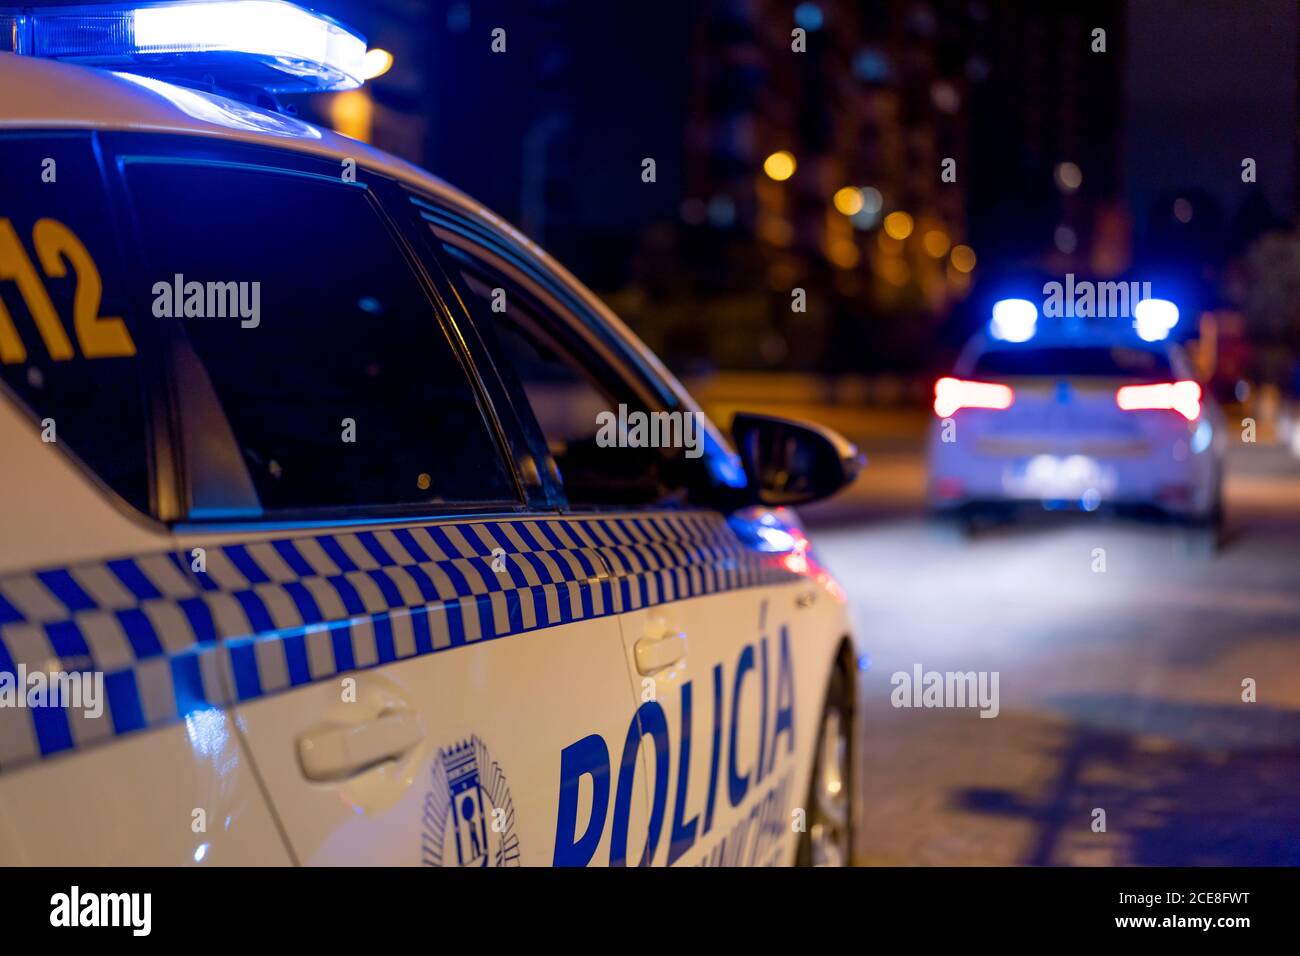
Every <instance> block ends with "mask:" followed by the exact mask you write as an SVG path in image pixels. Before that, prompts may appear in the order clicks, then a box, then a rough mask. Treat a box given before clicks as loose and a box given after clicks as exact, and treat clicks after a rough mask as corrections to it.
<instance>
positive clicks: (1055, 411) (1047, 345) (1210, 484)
mask: <svg viewBox="0 0 1300 956" xmlns="http://www.w3.org/2000/svg"><path fill="white" fill-rule="evenodd" d="M1177 321H1178V312H1177V308H1176V306H1174V305H1173V303H1171V302H1168V301H1166V300H1163V299H1144V300H1142V301H1140V302H1138V303H1137V305H1136V306H1135V308H1134V320H1133V321H1132V322H1131V323H1127V324H1126V323H1124V322H1123V320H1113V321H1111V322H1109V323H1102V322H1090V323H1085V322H1068V323H1059V322H1058V323H1051V322H1049V321H1047V320H1044V321H1042V322H1040V321H1039V319H1038V311H1037V309H1036V307H1035V306H1034V304H1033V303H1032V302H1029V301H1028V300H1025V299H1004V300H1002V301H1000V302H998V303H997V304H996V305H995V306H994V308H993V319H992V321H991V322H990V325H989V329H988V331H987V332H982V333H979V334H977V335H976V336H974V337H973V338H972V339H971V341H970V342H969V343H967V345H966V347H965V349H963V351H962V353H961V355H960V356H959V358H958V360H957V363H956V367H955V368H954V370H953V372H952V374H951V375H949V376H945V377H943V378H941V379H940V380H939V381H938V382H937V383H936V384H935V397H934V413H935V418H934V420H933V421H932V423H931V427H930V436H929V488H928V493H929V500H930V504H931V507H932V509H933V510H934V511H935V512H936V513H937V514H938V515H939V516H940V517H943V518H958V519H960V520H961V521H963V522H964V523H965V524H966V526H967V527H968V528H969V526H970V522H972V521H973V520H975V519H978V518H981V517H984V516H985V515H987V514H988V513H990V512H1003V513H1005V512H1006V511H1007V510H1009V509H1010V508H1012V507H1014V506H1018V505H1024V504H1033V505H1035V506H1038V505H1041V506H1042V507H1045V508H1048V509H1076V510H1083V511H1095V510H1098V509H1099V508H1107V509H1112V510H1116V511H1120V512H1128V511H1133V512H1137V513H1142V512H1156V513H1159V514H1161V515H1165V516H1173V517H1176V518H1178V519H1181V520H1184V521H1187V522H1190V523H1192V524H1194V525H1196V526H1199V527H1202V528H1205V529H1207V530H1209V531H1210V532H1211V533H1212V531H1213V528H1214V527H1215V526H1217V524H1218V522H1219V521H1220V519H1221V516H1222V511H1223V505H1222V500H1223V491H1222V487H1223V451H1224V446H1225V442H1224V437H1223V432H1224V429H1223V415H1222V412H1221V411H1220V409H1219V408H1218V406H1217V405H1215V404H1214V403H1213V402H1212V401H1211V400H1210V399H1209V398H1208V397H1207V396H1205V395H1203V394H1202V390H1201V386H1200V385H1199V384H1198V383H1197V381H1196V380H1195V377H1194V374H1193V370H1192V367H1191V365H1190V363H1189V361H1188V359H1187V356H1186V355H1185V353H1184V352H1183V350H1182V349H1181V348H1179V347H1178V346H1177V345H1175V344H1173V343H1171V342H1169V341H1168V334H1169V332H1170V331H1172V329H1173V328H1174V327H1175V326H1176V324H1177Z"/></svg>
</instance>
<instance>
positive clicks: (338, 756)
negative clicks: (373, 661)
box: [298, 711, 424, 780]
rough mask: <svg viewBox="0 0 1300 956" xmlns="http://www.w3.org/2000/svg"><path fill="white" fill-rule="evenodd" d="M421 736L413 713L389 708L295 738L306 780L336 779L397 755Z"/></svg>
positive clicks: (416, 742)
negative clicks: (368, 717) (367, 717)
mask: <svg viewBox="0 0 1300 956" xmlns="http://www.w3.org/2000/svg"><path fill="white" fill-rule="evenodd" d="M423 738H424V734H423V733H422V732H421V730H420V725H419V723H418V722H417V721H416V719H415V715H414V714H412V713H408V712H406V711H389V712H388V713H385V714H380V715H379V716H377V717H374V718H372V719H370V720H366V721H363V722H362V723H358V724H331V725H327V726H324V727H318V728H316V729H314V730H310V731H308V732H307V733H305V734H303V735H302V736H301V737H299V738H298V760H299V762H300V763H301V764H302V772H303V775H304V776H305V777H306V778H307V779H308V780H338V779H340V778H342V777H351V776H354V775H355V774H358V773H360V772H361V771H362V770H365V769H366V768H367V767H371V766H374V765H375V764H377V763H379V762H380V761H383V760H391V759H393V758H395V757H400V756H401V755H402V754H404V753H405V752H406V751H408V750H410V749H411V748H412V747H414V746H415V745H416V744H418V743H419V742H420V741H421V740H422V739H423Z"/></svg>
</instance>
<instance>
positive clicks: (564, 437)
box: [441, 244, 703, 507]
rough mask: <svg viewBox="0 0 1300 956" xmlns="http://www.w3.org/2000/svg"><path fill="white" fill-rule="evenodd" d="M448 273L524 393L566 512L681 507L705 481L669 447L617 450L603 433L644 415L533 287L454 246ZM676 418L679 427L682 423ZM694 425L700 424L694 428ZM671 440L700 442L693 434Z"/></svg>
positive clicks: (447, 250)
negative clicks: (617, 421) (620, 420)
mask: <svg viewBox="0 0 1300 956" xmlns="http://www.w3.org/2000/svg"><path fill="white" fill-rule="evenodd" d="M441 251H442V253H443V254H444V255H445V257H446V259H445V265H446V266H447V267H448V271H449V273H450V274H451V275H452V277H453V281H454V282H456V283H457V285H458V288H459V290H460V292H461V294H462V296H463V299H464V301H465V304H466V306H467V307H468V308H469V310H470V313H471V315H472V316H473V317H474V318H475V320H476V322H477V325H478V327H479V329H480V330H481V331H482V332H483V334H484V337H485V338H486V339H487V340H488V343H489V347H490V348H492V350H493V353H494V355H495V356H496V357H497V360H498V361H499V362H504V364H505V365H506V366H507V368H508V371H509V373H512V374H513V375H514V376H515V377H516V380H517V382H518V384H519V386H520V387H521V388H522V390H523V392H524V394H525V396H526V399H527V401H528V404H529V405H530V406H531V409H532V412H533V415H534V417H535V419H536V421H537V424H538V427H539V428H540V429H541V432H542V435H543V437H544V438H545V440H546V444H547V448H548V451H549V452H550V455H551V458H552V459H553V460H554V462H555V464H556V468H557V469H558V471H559V474H560V480H561V482H562V483H563V485H564V494H565V497H566V499H567V500H568V502H569V504H571V505H578V506H613V505H618V506H625V507H631V506H642V505H648V504H663V503H666V502H669V501H674V500H679V501H684V500H686V499H687V498H688V497H689V492H690V487H691V485H692V483H693V482H697V481H700V480H702V479H701V468H700V466H699V462H698V460H696V459H693V458H688V457H686V456H685V454H684V449H683V447H681V446H680V442H679V443H678V444H677V445H674V446H672V447H663V446H662V445H661V446H659V447H651V446H642V447H632V446H631V445H627V444H622V445H611V444H610V443H609V442H608V441H606V440H604V439H603V438H602V434H606V433H608V430H609V427H610V426H608V425H606V426H605V431H604V432H602V423H603V422H608V421H611V420H612V419H613V418H614V417H616V416H624V417H625V418H631V419H632V420H635V417H636V415H638V414H640V415H645V414H646V412H647V409H646V407H645V405H644V403H643V402H642V401H641V400H640V399H639V398H638V397H637V395H636V394H635V392H634V391H633V389H632V388H631V387H630V386H629V385H628V384H627V383H625V382H623V381H621V380H620V379H619V378H618V377H617V376H616V375H614V373H613V372H612V371H610V370H609V369H608V368H607V367H606V366H605V365H604V364H603V363H602V362H600V361H599V359H598V358H597V357H596V356H595V355H594V354H593V353H592V352H591V351H590V350H587V349H584V348H583V347H582V346H581V344H580V343H578V342H577V341H574V340H573V338H572V337H571V336H567V335H565V334H564V330H565V328H566V323H565V322H564V320H563V319H561V318H560V317H558V316H557V315H556V314H555V313H554V312H553V311H552V310H553V309H554V308H556V306H555V304H554V303H552V302H550V301H548V299H549V297H548V296H545V295H543V294H541V290H539V289H537V288H535V287H533V286H532V284H531V283H527V284H526V283H524V282H522V281H518V280H517V279H516V278H515V277H514V276H512V275H510V274H508V273H507V272H506V271H505V270H502V269H498V268H497V267H495V266H494V265H492V264H490V263H489V262H487V261H485V260H484V259H482V258H479V257H477V256H474V255H471V254H470V253H469V252H466V251H465V250H462V249H460V248H457V247H456V246H453V245H450V244H443V245H442V247H441ZM684 420H685V419H684V418H683V417H682V416H681V415H678V416H677V418H676V419H674V420H673V421H684ZM690 424H692V425H693V424H695V423H694V422H693V421H692V422H690ZM669 437H670V438H680V439H683V440H692V439H693V440H694V441H696V442H700V441H702V440H703V434H702V432H701V431H700V430H698V429H696V430H695V431H693V432H690V433H687V434H680V435H673V434H670V435H669ZM697 453H698V452H697Z"/></svg>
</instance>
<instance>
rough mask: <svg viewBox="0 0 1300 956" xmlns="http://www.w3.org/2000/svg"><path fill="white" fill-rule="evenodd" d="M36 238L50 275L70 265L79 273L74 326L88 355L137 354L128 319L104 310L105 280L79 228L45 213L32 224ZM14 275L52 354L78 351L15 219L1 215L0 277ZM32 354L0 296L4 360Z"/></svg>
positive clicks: (62, 356) (61, 357)
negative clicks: (101, 306)
mask: <svg viewBox="0 0 1300 956" xmlns="http://www.w3.org/2000/svg"><path fill="white" fill-rule="evenodd" d="M32 244H33V245H34V246H35V247H36V255H37V257H38V258H39V259H40V260H41V268H42V269H44V270H45V274H46V276H48V277H49V278H51V279H61V278H63V277H64V276H66V275H67V274H68V265H71V266H72V269H73V271H74V272H75V273H76V274H77V291H76V293H75V295H74V296H73V300H72V311H73V328H74V329H75V331H76V333H77V344H78V345H79V346H80V347H81V354H82V355H84V356H85V357H86V358H118V357H125V356H130V355H134V354H135V343H134V342H133V341H132V340H131V333H129V332H128V331H127V329H126V323H125V322H123V321H122V320H121V319H120V318H115V317H106V316H101V315H100V314H99V303H100V297H101V296H102V295H103V290H104V286H103V282H102V281H101V279H100V277H99V269H98V267H96V265H95V260H94V259H93V258H92V257H91V255H90V253H89V252H88V251H87V249H86V247H85V245H83V244H82V242H81V240H80V239H78V238H77V234H76V233H74V232H73V231H72V230H71V229H69V228H68V227H67V226H65V225H64V224H63V223H61V222H59V221H58V220H57V219H48V218H46V219H40V220H37V222H36V225H35V226H33V227H32ZM6 279H7V280H11V281H13V282H14V283H15V284H16V285H17V286H18V292H19V293H20V294H21V295H22V297H23V301H24V302H25V303H26V304H27V308H28V310H29V311H30V312H31V314H32V321H33V322H35V323H36V330H37V332H39V333H40V336H41V341H43V342H44V343H45V350H46V351H47V352H49V353H50V358H52V359H54V360H55V361H56V362H64V361H67V360H68V359H70V358H72V357H73V351H72V343H71V342H70V341H69V340H68V333H67V331H66V330H65V329H64V328H63V323H62V322H60V321H59V316H58V313H57V312H55V311H54V303H52V302H51V301H50V296H49V293H48V292H46V291H45V284H44V283H43V282H42V281H41V277H40V276H39V275H38V274H37V272H36V267H35V266H34V265H33V264H32V260H31V259H30V258H29V257H28V255H27V251H26V250H25V249H24V248H23V244H22V242H21V241H20V240H19V239H18V233H17V232H15V231H14V227H13V223H11V222H10V221H9V220H8V219H0V281H4V280H6ZM26 359H27V347H26V346H25V345H24V344H23V340H22V338H21V337H20V336H19V334H18V328H17V326H15V325H14V320H13V317H12V316H11V315H10V314H9V311H8V310H7V309H6V308H5V306H4V302H3V301H0V362H3V363H4V364H6V365H11V364H14V363H16V362H23V361H26Z"/></svg>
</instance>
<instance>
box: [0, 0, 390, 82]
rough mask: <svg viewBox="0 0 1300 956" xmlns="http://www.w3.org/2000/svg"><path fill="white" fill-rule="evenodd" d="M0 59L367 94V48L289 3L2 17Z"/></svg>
mask: <svg viewBox="0 0 1300 956" xmlns="http://www.w3.org/2000/svg"><path fill="white" fill-rule="evenodd" d="M6 31H9V33H6ZM10 34H12V36H10ZM0 49H12V50H13V51H14V52H16V53H26V54H30V55H32V56H38V57H47V58H49V59H54V60H65V61H67V62H71V63H80V64H82V65H85V66H96V67H102V68H105V69H111V70H117V71H120V72H125V73H139V74H142V75H145V76H152V77H157V78H159V79H164V80H172V81H176V82H189V83H205V84H206V83H215V84H216V85H219V86H222V87H227V88H230V89H240V88H245V87H247V88H253V89H258V90H264V91H266V92H268V93H302V92H313V91H316V92H319V91H326V90H349V89H353V88H355V87H358V86H360V85H361V83H362V81H363V79H364V77H365V70H364V67H363V65H362V63H363V60H364V59H365V55H366V41H365V38H364V37H362V36H360V35H359V34H357V33H355V32H353V31H352V30H349V29H348V28H347V27H344V26H343V25H341V24H339V23H338V22H337V21H335V20H332V19H331V18H329V17H326V16H322V15H321V14H318V13H314V12H312V11H310V10H306V9H304V8H302V7H299V6H297V5H295V4H292V3H287V2H285V0H169V2H161V3H151V2H144V3H104V4H94V5H87V6H78V7H35V8H28V9H22V10H0Z"/></svg>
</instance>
